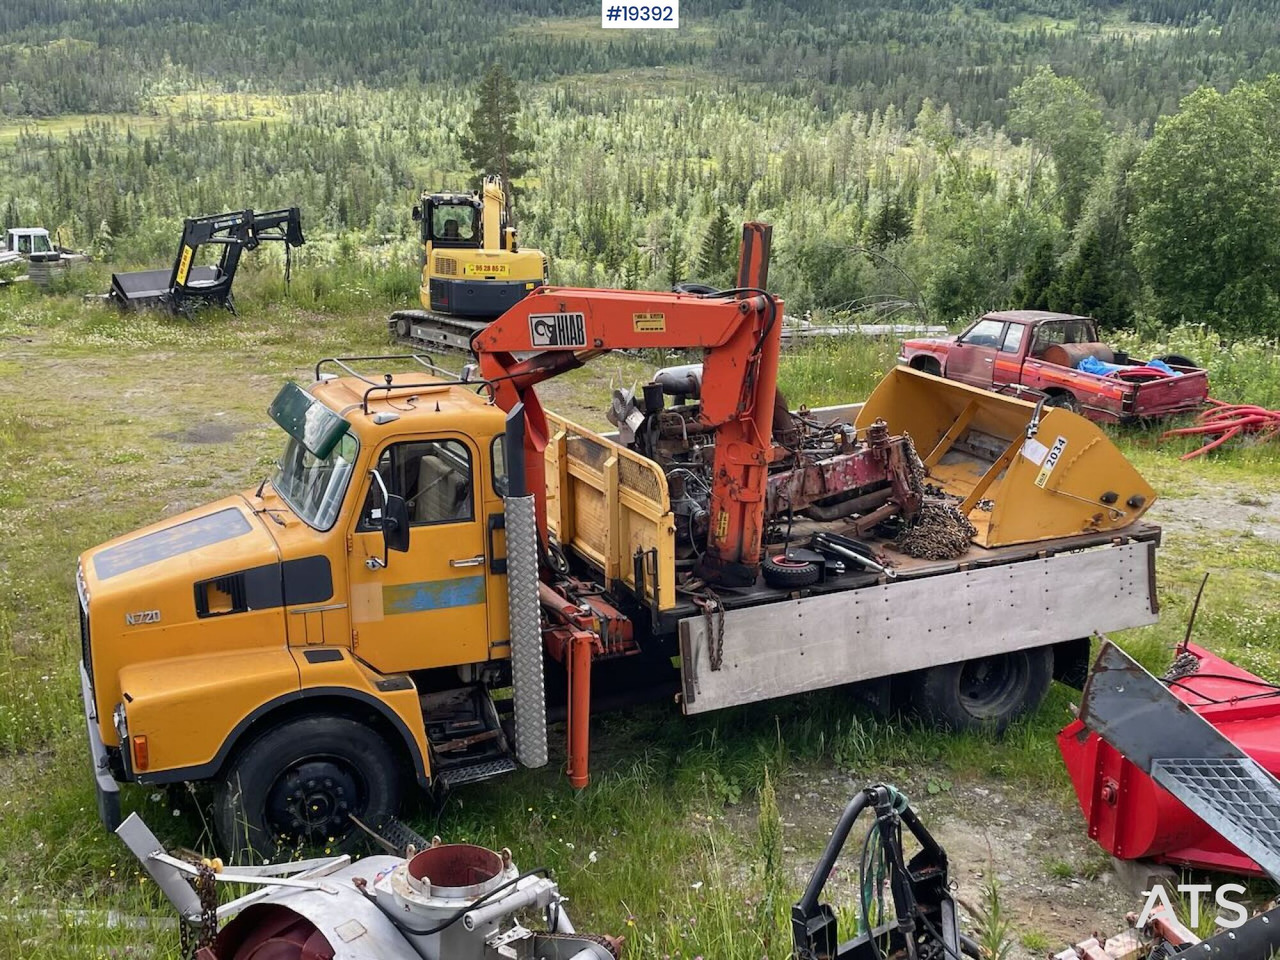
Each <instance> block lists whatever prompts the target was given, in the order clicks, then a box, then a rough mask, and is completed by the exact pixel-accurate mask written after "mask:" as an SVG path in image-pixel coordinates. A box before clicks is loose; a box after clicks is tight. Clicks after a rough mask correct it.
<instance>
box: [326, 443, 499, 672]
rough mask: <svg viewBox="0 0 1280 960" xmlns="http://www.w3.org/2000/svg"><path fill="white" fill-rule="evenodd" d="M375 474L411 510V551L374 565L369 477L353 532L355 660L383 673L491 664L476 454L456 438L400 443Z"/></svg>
mask: <svg viewBox="0 0 1280 960" xmlns="http://www.w3.org/2000/svg"><path fill="white" fill-rule="evenodd" d="M487 453H488V451H486V455H487ZM376 469H377V471H378V474H379V475H380V477H381V478H382V481H383V483H384V484H386V487H387V491H388V492H389V493H391V494H396V495H398V496H402V497H404V498H405V501H406V502H407V504H408V508H409V511H408V512H409V549H408V551H407V552H405V553H391V554H390V555H389V556H388V557H387V565H386V567H385V568H384V567H382V566H381V565H380V562H381V560H382V558H383V536H382V532H381V529H380V523H381V519H382V517H381V505H382V494H381V490H380V489H378V487H377V484H376V482H375V481H374V479H373V478H372V477H371V476H370V475H369V474H368V473H366V474H365V476H364V478H363V483H364V486H363V490H364V501H363V506H362V508H361V510H360V513H359V515H358V516H357V517H356V518H355V519H354V521H353V523H354V528H353V530H352V533H351V543H352V548H351V553H350V576H351V619H352V627H353V629H354V630H355V632H356V653H357V654H358V655H359V656H360V657H361V658H362V659H364V660H365V661H367V662H368V663H369V664H371V665H372V666H373V667H375V668H376V669H378V670H380V671H382V672H384V673H393V672H398V671H406V670H422V669H427V668H430V667H441V666H453V665H456V664H463V663H475V662H480V661H484V660H487V659H489V624H488V603H489V601H490V599H491V598H490V597H489V596H488V594H489V590H488V576H489V574H488V568H489V563H488V560H489V558H488V556H487V554H486V549H485V541H486V537H485V525H484V520H485V518H484V515H483V513H482V511H481V502H482V499H483V498H482V496H481V491H480V490H479V489H478V487H479V486H480V483H481V480H482V478H483V475H484V473H485V471H484V470H482V468H481V460H480V455H479V451H478V450H477V449H476V447H475V445H474V444H473V443H472V442H471V441H470V440H469V439H467V438H465V437H461V436H454V435H448V436H432V437H423V438H419V439H412V440H403V441H398V442H395V443H389V444H387V445H386V446H385V447H383V448H382V449H381V450H380V451H379V453H378V458H377V461H376ZM499 599H502V598H499Z"/></svg>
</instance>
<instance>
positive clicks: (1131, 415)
mask: <svg viewBox="0 0 1280 960" xmlns="http://www.w3.org/2000/svg"><path fill="white" fill-rule="evenodd" d="M898 360H899V362H900V363H904V364H907V365H908V366H911V367H914V368H915V369H916V370H923V371H924V372H925V373H932V374H934V375H935V376H939V377H947V378H948V379H951V380H959V381H961V382H962V383H968V384H972V385H973V386H976V387H983V388H985V389H987V390H996V391H999V392H1002V393H1005V392H1010V391H1017V392H1025V393H1030V394H1032V395H1033V396H1034V395H1037V394H1042V395H1043V396H1044V397H1045V403H1046V404H1048V405H1050V406H1055V407H1065V408H1067V409H1068V410H1072V411H1074V412H1076V413H1080V414H1083V415H1084V416H1086V417H1088V418H1089V419H1090V420H1097V421H1099V422H1102V423H1127V422H1130V421H1135V420H1147V419H1155V418H1158V417H1168V416H1172V415H1173V414H1177V413H1188V412H1191V411H1194V410H1197V409H1199V408H1200V407H1201V405H1203V403H1204V401H1205V399H1206V398H1207V397H1208V396H1209V375H1208V373H1207V372H1206V371H1204V370H1202V369H1200V368H1199V367H1197V366H1196V365H1195V363H1194V362H1192V361H1191V360H1189V359H1188V358H1186V357H1183V356H1178V355H1176V354H1168V355H1166V356H1163V357H1157V358H1155V359H1154V360H1151V361H1141V360H1134V359H1132V358H1130V357H1128V356H1127V355H1125V354H1123V353H1118V352H1116V351H1113V350H1112V349H1111V348H1110V347H1108V346H1106V344H1104V343H1101V342H1099V340H1098V328H1097V324H1096V323H1095V322H1094V321H1093V320H1091V319H1090V318H1088V317H1076V316H1071V315H1070V314H1065V313H1046V312H1044V311H1041V310H1004V311H1000V312H998V313H988V314H986V315H985V316H983V317H981V318H979V319H978V320H977V321H976V322H975V323H974V324H973V325H972V326H970V327H969V329H967V330H965V331H964V333H962V334H960V335H959V336H957V337H946V338H938V339H924V338H922V339H917V340H907V341H905V342H904V343H903V344H902V350H901V352H900V353H899V356H898ZM1148 363H1151V364H1154V366H1148ZM1081 364H1083V365H1084V367H1086V368H1089V369H1092V370H1096V371H1098V372H1092V373H1091V372H1087V370H1085V369H1080V366H1081Z"/></svg>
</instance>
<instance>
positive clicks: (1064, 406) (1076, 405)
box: [1044, 390, 1080, 413]
mask: <svg viewBox="0 0 1280 960" xmlns="http://www.w3.org/2000/svg"><path fill="white" fill-rule="evenodd" d="M1044 405H1045V406H1046V407H1058V408H1059V409H1061V410H1070V411H1071V412H1072V413H1079V412H1080V401H1079V400H1077V399H1076V397H1075V394H1073V393H1072V392H1071V391H1070V390H1057V391H1055V392H1053V393H1051V394H1049V396H1048V399H1046V400H1045V402H1044Z"/></svg>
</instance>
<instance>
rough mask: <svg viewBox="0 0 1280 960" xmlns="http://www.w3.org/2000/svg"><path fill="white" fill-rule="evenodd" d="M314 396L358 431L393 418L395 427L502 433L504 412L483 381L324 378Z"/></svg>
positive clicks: (398, 376) (404, 375) (397, 429)
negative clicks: (494, 400)
mask: <svg viewBox="0 0 1280 960" xmlns="http://www.w3.org/2000/svg"><path fill="white" fill-rule="evenodd" d="M311 395H312V396H314V397H315V398H316V399H317V400H319V401H320V402H321V403H323V404H324V405H325V406H326V407H328V408H329V409H330V410H332V411H334V412H335V413H337V414H338V415H339V416H341V417H342V418H343V419H345V420H347V421H348V422H349V423H350V424H351V425H352V427H353V428H354V429H355V430H356V432H357V433H364V432H365V431H366V430H367V429H369V428H377V427H382V426H386V425H390V424H392V423H394V424H395V427H394V428H393V430H394V431H395V432H415V431H419V430H421V431H434V430H442V429H446V428H447V429H450V430H457V431H459V432H462V433H470V434H473V435H476V436H487V435H491V434H496V433H501V432H502V430H503V427H504V424H505V422H506V415H505V414H504V413H503V412H502V411H501V410H500V409H498V407H496V406H495V405H494V404H493V402H492V401H491V400H490V398H489V392H488V390H487V389H486V387H485V384H484V382H483V381H477V382H476V383H473V384H467V383H461V382H459V381H457V380H447V379H445V378H443V377H439V376H434V375H419V374H416V373H397V374H388V375H385V376H384V377H382V378H381V379H380V380H379V381H374V380H372V379H370V378H365V377H363V376H348V377H334V378H330V379H321V380H319V381H317V382H316V383H315V384H314V385H313V386H312V388H311Z"/></svg>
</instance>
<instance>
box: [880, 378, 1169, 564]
mask: <svg viewBox="0 0 1280 960" xmlns="http://www.w3.org/2000/svg"><path fill="white" fill-rule="evenodd" d="M878 419H882V420H885V421H887V422H888V424H889V431H890V432H891V433H894V434H898V433H906V434H908V435H909V436H910V437H911V439H912V440H913V441H914V443H915V447H916V452H917V453H918V454H919V455H920V459H921V460H922V461H923V462H924V466H925V470H926V472H927V477H926V481H925V482H926V483H927V484H932V485H934V486H936V487H940V488H942V490H943V491H945V492H946V493H948V494H951V495H953V496H957V497H960V498H961V499H962V501H963V502H962V504H961V506H960V510H961V512H962V513H964V514H965V515H966V516H967V517H968V518H969V522H970V523H972V524H973V526H974V528H975V529H976V530H977V531H978V532H977V534H976V535H975V536H974V538H973V540H974V542H975V543H977V544H978V545H979V546H983V547H1000V546H1005V545H1008V544H1014V543H1028V542H1031V541H1035V540H1048V539H1052V538H1055V537H1067V536H1071V535H1073V534H1078V533H1098V532H1103V531H1107V530H1118V529H1120V528H1121V527H1126V526H1128V525H1129V524H1131V523H1133V522H1134V521H1135V520H1137V519H1138V518H1139V517H1140V516H1142V514H1143V513H1145V512H1146V510H1147V508H1149V507H1150V506H1151V504H1152V503H1153V502H1154V501H1155V498H1156V494H1155V491H1154V490H1152V489H1151V486H1150V484H1148V483H1147V482H1146V481H1145V480H1144V479H1143V478H1142V477H1141V475H1139V473H1138V471H1137V470H1135V469H1134V467H1133V465H1132V464H1131V463H1129V461H1128V460H1126V459H1125V458H1124V455H1123V454H1121V453H1120V451H1119V450H1117V449H1116V447H1115V445H1114V444H1113V443H1112V442H1111V441H1110V440H1109V439H1107V436H1106V434H1105V433H1103V432H1102V430H1101V429H1100V428H1099V427H1098V426H1097V425H1096V424H1093V423H1091V422H1090V421H1088V420H1086V419H1085V418H1084V417H1081V416H1077V415H1076V414H1074V413H1071V412H1069V411H1067V410H1062V409H1058V408H1056V407H1042V408H1037V405H1036V404H1034V403H1029V402H1027V401H1026V400H1018V399H1015V398H1013V397H1007V396H1003V395H1001V394H997V393H991V392H989V391H987V390H981V389H978V388H977V387H970V386H966V385H965V384H962V383H956V382H954V381H952V380H944V379H942V378H940V377H934V376H931V375H929V374H927V373H921V372H920V371H918V370H912V369H910V368H908V367H897V368H895V369H894V370H892V371H890V372H889V374H888V376H886V377H885V378H884V380H882V381H881V382H880V384H879V386H877V387H876V388H875V390H874V391H872V393H871V396H870V397H868V398H867V401H866V403H865V404H863V406H862V410H861V412H860V413H859V414H858V419H857V426H858V427H859V429H864V428H866V427H867V426H869V425H870V424H871V423H872V422H873V421H875V420H878Z"/></svg>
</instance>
